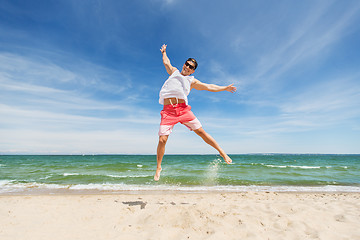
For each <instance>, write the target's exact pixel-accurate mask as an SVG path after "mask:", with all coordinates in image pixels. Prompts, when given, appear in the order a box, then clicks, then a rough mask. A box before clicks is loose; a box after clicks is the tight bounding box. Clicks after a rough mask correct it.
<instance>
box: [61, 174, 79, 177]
mask: <svg viewBox="0 0 360 240" xmlns="http://www.w3.org/2000/svg"><path fill="white" fill-rule="evenodd" d="M63 175H64V177H67V176H78V175H80V173H64V174H63Z"/></svg>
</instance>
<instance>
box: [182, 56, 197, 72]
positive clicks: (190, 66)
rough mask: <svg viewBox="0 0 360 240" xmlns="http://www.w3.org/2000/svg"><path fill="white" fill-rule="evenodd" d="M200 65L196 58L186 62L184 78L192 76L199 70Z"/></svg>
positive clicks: (183, 70)
mask: <svg viewBox="0 0 360 240" xmlns="http://www.w3.org/2000/svg"><path fill="white" fill-rule="evenodd" d="M197 66H198V64H197V62H196V60H195V59H194V58H189V59H188V60H186V62H185V64H184V66H183V68H182V71H181V74H183V75H184V76H188V75H191V74H193V73H194V72H195V69H196V68H197Z"/></svg>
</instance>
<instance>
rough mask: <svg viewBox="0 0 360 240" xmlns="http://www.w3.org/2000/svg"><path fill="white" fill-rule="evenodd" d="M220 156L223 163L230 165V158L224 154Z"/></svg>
mask: <svg viewBox="0 0 360 240" xmlns="http://www.w3.org/2000/svg"><path fill="white" fill-rule="evenodd" d="M220 156H221V157H222V158H223V159H224V160H225V162H226V163H227V164H230V163H232V160H231V158H230V157H229V156H228V155H227V154H226V153H224V154H221V155H220Z"/></svg>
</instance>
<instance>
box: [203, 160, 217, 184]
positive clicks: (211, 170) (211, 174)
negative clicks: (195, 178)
mask: <svg viewBox="0 0 360 240" xmlns="http://www.w3.org/2000/svg"><path fill="white" fill-rule="evenodd" d="M220 164H221V159H220V158H216V159H214V160H213V161H211V162H210V163H209V166H208V168H207V170H206V172H205V179H204V183H203V184H204V185H206V186H214V185H217V184H218V178H219V169H220Z"/></svg>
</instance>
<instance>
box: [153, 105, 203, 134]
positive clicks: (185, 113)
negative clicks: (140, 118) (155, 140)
mask: <svg viewBox="0 0 360 240" xmlns="http://www.w3.org/2000/svg"><path fill="white" fill-rule="evenodd" d="M160 114H161V122H160V129H159V136H162V135H169V134H170V133H171V132H172V129H173V127H174V125H175V124H177V123H181V124H184V125H185V126H186V127H188V128H189V129H190V130H191V131H193V130H196V129H199V128H201V123H200V121H199V120H198V119H197V118H196V117H195V115H194V113H193V112H192V111H191V107H190V106H189V105H186V103H179V104H174V105H171V104H170V105H164V108H163V110H162V111H161V112H160Z"/></svg>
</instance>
